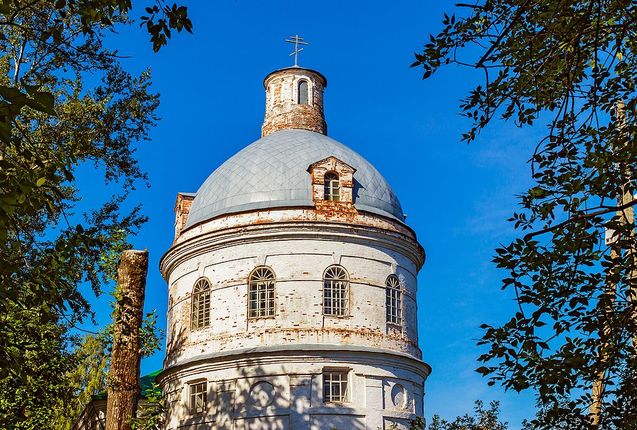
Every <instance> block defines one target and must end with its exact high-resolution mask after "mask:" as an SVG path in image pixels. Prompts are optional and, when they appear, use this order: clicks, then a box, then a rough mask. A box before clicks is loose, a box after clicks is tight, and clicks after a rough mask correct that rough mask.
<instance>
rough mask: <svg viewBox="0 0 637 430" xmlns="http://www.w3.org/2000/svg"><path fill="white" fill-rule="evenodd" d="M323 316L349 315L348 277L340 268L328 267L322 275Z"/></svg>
mask: <svg viewBox="0 0 637 430" xmlns="http://www.w3.org/2000/svg"><path fill="white" fill-rule="evenodd" d="M323 314H324V315H334V316H346V315H348V314H349V275H348V274H347V272H346V271H345V269H343V268H342V267H341V266H330V267H328V268H327V269H326V270H325V273H324V274H323Z"/></svg>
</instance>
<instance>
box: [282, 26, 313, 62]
mask: <svg viewBox="0 0 637 430" xmlns="http://www.w3.org/2000/svg"><path fill="white" fill-rule="evenodd" d="M285 41H286V42H288V43H294V52H292V53H291V54H290V57H291V56H292V55H294V67H298V65H299V52H301V51H303V48H299V45H309V43H307V42H305V41H304V40H303V38H302V37H299V35H298V34H297V35H295V36H290V37H288V38H287V39H285Z"/></svg>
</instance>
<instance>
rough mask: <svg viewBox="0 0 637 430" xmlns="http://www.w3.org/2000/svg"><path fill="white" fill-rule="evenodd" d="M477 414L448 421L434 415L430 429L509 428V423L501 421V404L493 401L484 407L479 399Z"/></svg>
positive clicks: (500, 429)
mask: <svg viewBox="0 0 637 430" xmlns="http://www.w3.org/2000/svg"><path fill="white" fill-rule="evenodd" d="M474 412H475V415H469V414H467V415H463V416H461V417H457V418H456V419H454V420H453V421H447V420H445V419H444V418H441V417H440V416H438V415H434V416H433V417H432V419H431V424H429V426H428V429H429V430H507V429H508V428H509V427H508V426H507V423H503V422H501V421H500V404H499V402H491V403H490V404H489V409H485V408H484V404H483V403H482V402H481V401H479V400H478V401H477V402H476V405H475V408H474Z"/></svg>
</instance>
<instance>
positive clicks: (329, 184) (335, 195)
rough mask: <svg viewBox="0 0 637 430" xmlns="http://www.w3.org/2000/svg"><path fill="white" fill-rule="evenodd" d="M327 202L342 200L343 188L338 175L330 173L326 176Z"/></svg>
mask: <svg viewBox="0 0 637 430" xmlns="http://www.w3.org/2000/svg"><path fill="white" fill-rule="evenodd" d="M324 181H325V185H324V186H325V200H327V201H332V202H337V201H339V200H340V194H341V192H340V191H341V187H340V183H339V180H338V174H336V173H335V172H328V173H326V174H325V178H324Z"/></svg>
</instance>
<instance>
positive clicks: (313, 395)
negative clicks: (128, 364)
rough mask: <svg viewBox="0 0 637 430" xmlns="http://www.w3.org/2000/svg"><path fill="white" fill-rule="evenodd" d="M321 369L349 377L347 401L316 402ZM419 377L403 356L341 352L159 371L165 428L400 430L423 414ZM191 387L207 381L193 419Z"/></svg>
mask: <svg viewBox="0 0 637 430" xmlns="http://www.w3.org/2000/svg"><path fill="white" fill-rule="evenodd" d="M325 368H338V369H348V370H349V371H350V372H349V374H350V377H349V384H350V386H351V390H352V394H351V397H350V398H351V400H350V402H349V403H347V404H345V405H343V404H329V403H325V402H324V399H323V390H322V385H323V381H322V377H323V376H322V372H323V369H325ZM425 376H426V374H425V373H424V372H423V369H422V368H421V366H419V365H418V362H417V361H414V360H410V359H408V358H405V357H400V356H390V355H385V354H382V353H378V352H376V353H372V352H361V351H347V350H346V349H342V350H332V351H322V352H318V351H317V352H314V351H307V350H306V351H301V350H299V351H294V352H293V353H290V352H270V353H268V354H267V355H264V354H257V353H253V354H242V355H236V356H225V357H209V358H206V359H203V360H200V361H198V362H192V363H190V364H189V365H188V366H182V367H176V368H175V369H174V370H171V371H169V372H165V374H164V376H163V377H162V380H161V382H162V385H163V387H164V390H165V393H166V399H167V404H168V409H169V410H170V411H171V413H170V416H169V420H168V423H167V428H168V429H176V428H180V427H181V428H183V426H186V427H187V428H197V429H204V428H205V429H254V430H257V429H258V430H263V429H285V430H301V429H306V430H332V429H334V428H337V429H343V430H345V429H347V430H363V429H370V430H377V429H378V428H381V429H388V430H389V429H400V430H406V429H408V428H409V425H408V423H409V421H410V419H412V418H413V417H414V416H415V415H422V414H423V410H422V398H423V384H424V379H425ZM199 381H209V382H208V391H207V400H208V401H207V404H206V408H205V410H206V411H205V413H204V414H201V415H196V416H193V415H192V414H191V413H190V411H189V410H188V406H187V405H188V396H189V393H188V386H189V384H191V383H196V382H199ZM392 425H395V427H392ZM188 426H193V427H188Z"/></svg>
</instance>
